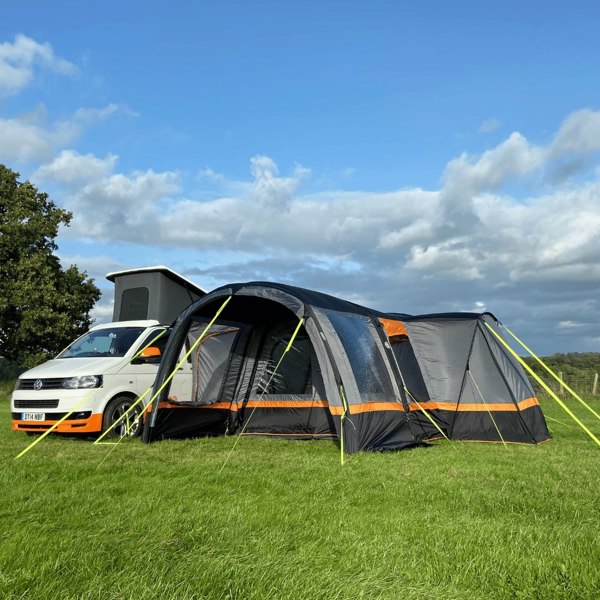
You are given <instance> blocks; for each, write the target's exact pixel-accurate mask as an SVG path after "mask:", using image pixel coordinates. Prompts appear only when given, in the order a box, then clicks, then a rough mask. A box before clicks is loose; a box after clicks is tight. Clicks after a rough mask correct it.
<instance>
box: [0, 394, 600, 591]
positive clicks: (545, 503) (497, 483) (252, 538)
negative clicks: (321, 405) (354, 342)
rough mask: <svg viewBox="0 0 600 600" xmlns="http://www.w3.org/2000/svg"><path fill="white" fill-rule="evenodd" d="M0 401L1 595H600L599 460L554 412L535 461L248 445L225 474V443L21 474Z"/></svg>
mask: <svg viewBox="0 0 600 600" xmlns="http://www.w3.org/2000/svg"><path fill="white" fill-rule="evenodd" d="M4 391H5V395H4V397H3V398H2V399H1V400H0V456H1V457H2V458H1V459H0V492H1V494H0V523H1V525H0V596H1V597H2V598H31V599H36V600H37V599H41V598H60V599H67V598H81V599H90V600H91V599H113V598H114V599H117V598H132V599H133V598H135V599H142V598H143V599H144V600H147V599H159V598H160V599H161V600H166V599H171V598H172V599H175V598H176V599H181V598H197V599H200V598H210V599H213V598H214V599H223V600H225V599H229V600H233V599H239V600H241V599H244V600H247V599H267V598H278V599H297V598H310V599H327V600H331V599H356V598H366V599H379V598H382V599H383V598H386V599H387V598H389V599H398V598H402V599H406V598H408V599H412V598H444V599H459V598H460V599H464V598H469V599H476V598H481V599H483V598H486V599H487V598H502V599H506V598H569V599H571V598H590V599H592V598H594V599H596V598H599V597H600V571H599V569H598V565H600V525H599V515H600V499H599V497H598V489H599V487H600V469H598V464H599V461H600V448H599V447H597V446H596V445H595V444H594V443H593V442H592V441H591V440H590V439H589V438H588V437H587V436H586V435H585V434H584V433H582V432H581V431H580V430H579V429H578V428H577V427H576V426H573V425H571V424H570V423H567V419H568V417H566V416H563V414H561V412H560V409H558V408H557V407H555V406H554V405H553V404H550V402H545V403H544V405H543V408H544V411H545V412H546V414H547V415H548V416H550V417H553V418H557V419H560V420H561V421H564V424H560V423H556V422H554V421H549V425H550V427H551V428H552V430H553V434H554V436H555V437H554V439H553V440H552V441H551V442H549V443H546V444H543V445H541V446H538V447H534V446H518V445H511V446H509V447H508V449H505V448H504V447H503V446H502V445H501V444H477V443H454V444H453V445H450V444H449V443H448V442H436V443H435V444H432V445H431V446H430V447H427V448H417V449H413V450H408V451H403V452H398V453H385V454H375V453H361V454H358V455H354V456H352V457H347V462H346V464H345V465H344V467H341V466H340V464H339V451H338V448H337V446H336V445H335V444H333V443H331V442H327V441H315V442H286V441H281V440H269V439H261V438H252V439H249V438H243V439H241V440H240V442H239V444H238V446H237V448H236V450H235V453H234V454H233V455H232V457H231V459H230V461H229V463H228V465H227V468H226V469H225V470H224V471H223V473H222V474H221V476H219V474H218V473H219V469H220V468H221V466H222V465H223V462H224V461H225V458H226V456H227V455H228V453H229V451H230V449H231V447H232V445H233V442H234V440H233V439H232V438H218V439H204V440H190V441H181V442H162V443H156V444H152V445H149V446H147V445H143V444H141V443H139V442H135V441H134V442H129V441H127V442H123V443H122V444H120V445H119V446H117V447H113V446H93V445H92V444H91V443H90V442H89V441H83V440H78V439H64V438H58V437H51V438H50V439H48V438H47V439H44V440H43V441H42V442H41V443H40V444H38V445H37V446H36V447H35V448H34V449H33V450H32V451H30V452H29V453H27V454H26V455H25V456H24V457H23V458H22V459H20V460H17V461H16V460H15V459H14V457H15V456H16V455H17V454H18V453H19V452H20V451H21V450H22V449H23V448H25V447H26V446H27V444H28V443H30V442H31V441H32V438H29V437H27V436H25V435H24V434H23V433H16V432H12V431H10V429H9V426H10V423H9V412H8V402H7V401H6V400H7V397H6V390H4ZM594 405H595V407H596V409H600V406H599V405H600V402H598V401H597V400H595V401H594ZM578 414H581V411H578ZM584 419H585V421H586V423H590V420H589V419H588V418H587V417H584ZM594 430H595V431H596V432H600V423H597V424H596V425H594ZM112 448H116V449H115V450H114V451H113V452H112V453H110V452H111V449H112ZM109 453H110V454H109Z"/></svg>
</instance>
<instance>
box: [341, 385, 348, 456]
mask: <svg viewBox="0 0 600 600" xmlns="http://www.w3.org/2000/svg"><path fill="white" fill-rule="evenodd" d="M340 396H341V398H342V406H343V407H344V412H343V413H342V414H341V416H340V464H341V465H342V466H344V421H345V420H346V415H347V413H348V401H347V400H346V394H345V393H344V386H343V385H342V384H341V383H340Z"/></svg>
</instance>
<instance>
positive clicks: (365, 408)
mask: <svg viewBox="0 0 600 600" xmlns="http://www.w3.org/2000/svg"><path fill="white" fill-rule="evenodd" d="M538 405H539V402H538V400H537V398H527V399H526V400H521V402H519V404H518V408H517V406H515V405H514V404H512V403H508V402H507V403H502V404H488V405H487V407H486V405H485V404H483V403H481V404H476V403H461V404H459V405H458V408H457V407H456V403H455V402H421V406H422V407H423V408H424V409H425V410H448V411H451V412H487V411H488V410H491V411H495V412H517V411H518V410H525V409H526V408H531V407H532V406H538ZM409 409H410V410H411V411H415V410H420V409H419V407H418V406H417V405H416V404H411V405H410V406H409ZM329 411H330V412H331V414H332V415H341V414H342V413H343V412H344V409H343V408H342V407H341V406H330V407H329ZM379 411H400V412H404V407H403V406H402V404H400V403H398V402H368V403H364V404H351V405H350V414H352V415H356V414H361V413H368V412H379Z"/></svg>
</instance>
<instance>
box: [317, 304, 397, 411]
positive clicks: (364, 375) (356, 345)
mask: <svg viewBox="0 0 600 600" xmlns="http://www.w3.org/2000/svg"><path fill="white" fill-rule="evenodd" d="M326 314H327V317H328V318H329V320H330V321H331V324H332V325H333V326H334V328H335V331H336V333H337V335H338V337H339V339H340V341H341V342H342V346H343V347H344V350H345V352H346V355H347V357H348V361H349V362H350V366H351V367H352V373H353V375H354V378H355V380H356V385H357V387H358V391H359V394H360V397H361V400H362V401H363V402H392V401H394V398H395V396H394V388H393V386H392V381H391V379H390V376H389V373H388V369H387V366H386V363H385V361H384V359H383V356H382V355H381V349H380V346H379V345H378V344H377V338H376V336H377V332H376V331H375V329H374V327H373V325H372V324H371V322H370V319H369V317H363V316H360V315H352V314H347V313H339V312H333V311H326Z"/></svg>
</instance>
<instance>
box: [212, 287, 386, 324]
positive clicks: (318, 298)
mask: <svg viewBox="0 0 600 600" xmlns="http://www.w3.org/2000/svg"><path fill="white" fill-rule="evenodd" d="M248 288H263V289H265V290H269V289H270V290H278V291H280V292H284V293H286V294H289V295H290V296H293V297H294V298H296V299H297V300H299V301H300V302H301V303H303V304H307V305H309V306H314V307H316V308H323V309H327V310H337V311H340V312H347V313H355V314H359V315H364V316H375V317H386V316H388V315H387V313H383V312H381V311H378V310H374V309H371V308H367V307H365V306H361V305H360V304H355V303H354V302H349V301H348V300H342V299H341V298H336V297H335V296H330V295H328V294H323V293H322V292H315V291H313V290H307V289H305V288H301V287H296V286H293V285H287V284H284V283H273V282H270V281H249V282H246V283H230V284H228V285H224V286H221V287H220V288H217V289H216V290H213V292H211V294H210V295H212V294H213V293H214V294H217V295H220V294H219V292H223V291H225V290H231V291H232V292H233V293H237V292H240V291H242V290H245V289H248Z"/></svg>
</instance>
